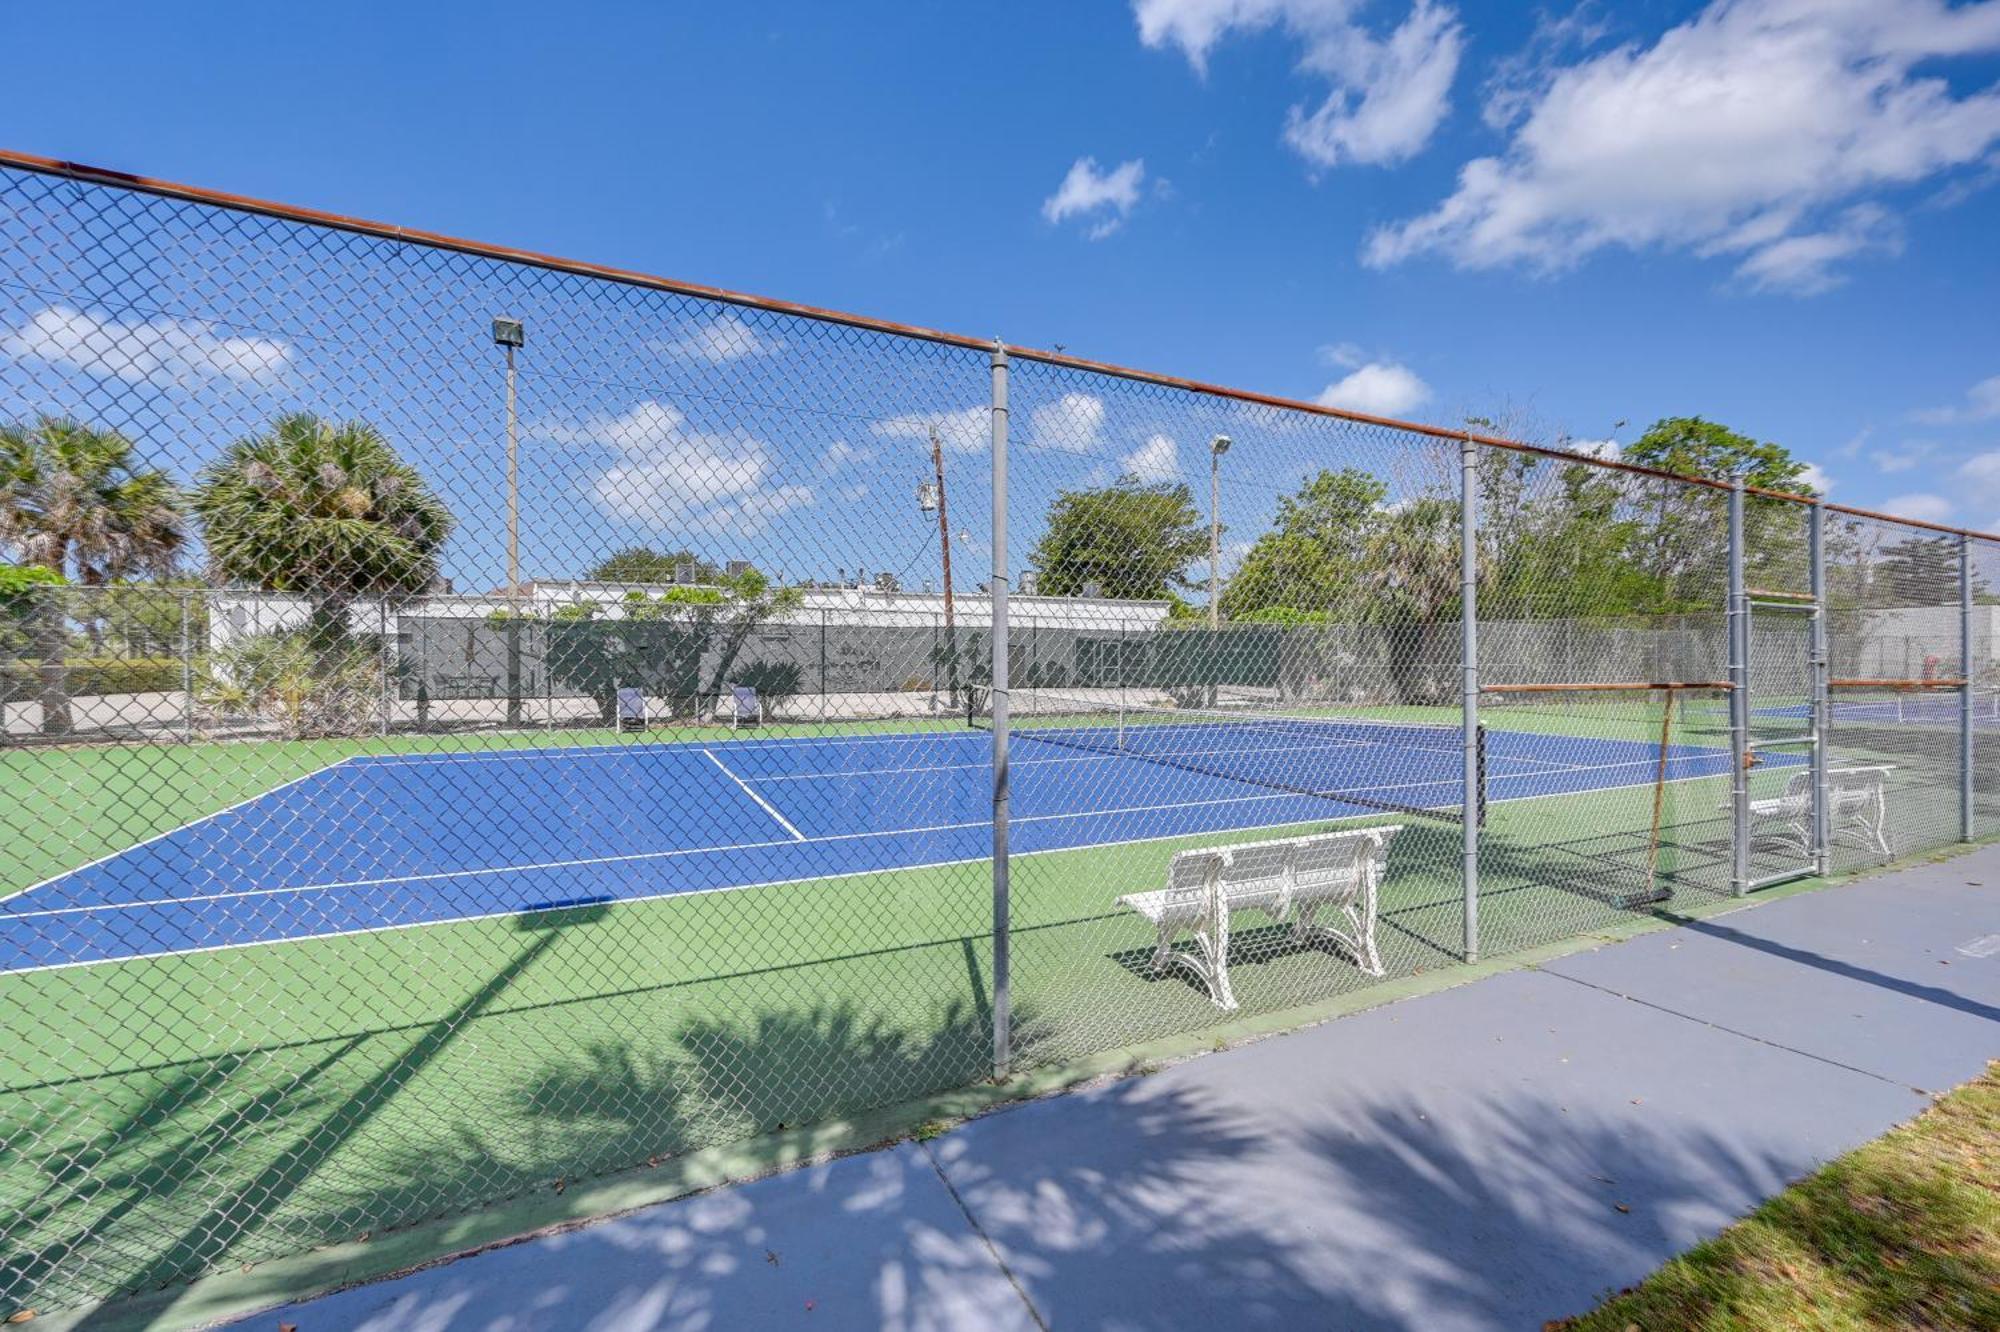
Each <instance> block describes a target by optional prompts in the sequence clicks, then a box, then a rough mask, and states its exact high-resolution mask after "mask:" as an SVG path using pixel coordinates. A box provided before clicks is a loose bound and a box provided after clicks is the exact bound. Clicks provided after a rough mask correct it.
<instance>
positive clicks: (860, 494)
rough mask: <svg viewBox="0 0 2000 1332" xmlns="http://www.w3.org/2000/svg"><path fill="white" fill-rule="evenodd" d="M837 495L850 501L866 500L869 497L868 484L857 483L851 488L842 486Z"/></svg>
mask: <svg viewBox="0 0 2000 1332" xmlns="http://www.w3.org/2000/svg"><path fill="white" fill-rule="evenodd" d="M837 493H838V494H839V495H840V497H841V498H842V499H844V500H848V501H853V500H858V499H865V498H866V497H867V495H868V487H867V485H866V484H864V483H862V482H859V481H857V482H855V483H854V484H853V485H851V486H842V487H841V488H840V490H839V491H838V492H837Z"/></svg>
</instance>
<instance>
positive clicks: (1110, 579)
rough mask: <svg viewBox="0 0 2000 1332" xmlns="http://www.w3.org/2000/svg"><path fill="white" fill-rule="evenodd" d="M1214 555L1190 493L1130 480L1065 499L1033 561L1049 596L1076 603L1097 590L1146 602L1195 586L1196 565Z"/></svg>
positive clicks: (1055, 505) (1052, 513) (1054, 506)
mask: <svg viewBox="0 0 2000 1332" xmlns="http://www.w3.org/2000/svg"><path fill="white" fill-rule="evenodd" d="M1207 553H1208V525H1207V524H1206V523H1205V522H1203V521H1202V518H1201V515H1200V514H1199V513H1197V512H1196V511H1195V507H1194V496H1193V494H1192V493H1191V492H1190V491H1189V490H1188V488H1187V486H1185V485H1182V484H1176V483H1172V482H1157V483H1155V484H1152V485H1141V484H1139V481H1138V478H1136V477H1132V476H1126V477H1122V478H1120V480H1119V481H1118V483H1117V484H1116V485H1111V486H1105V487H1103V488H1101V489H1096V490H1065V491H1063V492H1061V493H1060V494H1058V495H1057V496H1056V497H1055V499H1054V501H1053V502H1051V503H1050V505H1049V516H1048V526H1047V528H1046V529H1045V530H1044V531H1043V532H1042V536H1041V540H1039V541H1037V542H1036V543H1035V549H1034V552H1033V553H1032V554H1031V555H1030V556H1029V558H1030V559H1031V560H1033V561H1034V565H1035V568H1036V569H1038V570H1039V571H1040V586H1041V591H1042V593H1043V595H1045V596H1052V597H1068V596H1076V595H1079V594H1080V593H1082V592H1083V590H1084V588H1085V587H1086V586H1087V585H1089V584H1093V583H1094V584H1096V585H1097V588H1098V592H1099V594H1100V595H1102V596H1106V597H1113V598H1116V599H1119V600H1125V601H1146V600H1164V599H1165V598H1166V597H1167V596H1168V595H1169V594H1170V593H1172V592H1173V591H1174V590H1175V589H1176V588H1191V587H1194V586H1195V583H1194V582H1193V581H1191V580H1190V579H1189V578H1188V576H1187V569H1188V565H1190V564H1192V563H1193V562H1194V561H1195V560H1196V559H1198V558H1200V557H1202V556H1204V555H1206V554H1207Z"/></svg>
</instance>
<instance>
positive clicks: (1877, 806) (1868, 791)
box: [1723, 763, 1896, 856]
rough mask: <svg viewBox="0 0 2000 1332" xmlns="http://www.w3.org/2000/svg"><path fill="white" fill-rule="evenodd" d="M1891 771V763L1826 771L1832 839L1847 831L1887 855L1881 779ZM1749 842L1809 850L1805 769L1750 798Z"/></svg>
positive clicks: (1809, 806) (1809, 817) (1809, 815)
mask: <svg viewBox="0 0 2000 1332" xmlns="http://www.w3.org/2000/svg"><path fill="white" fill-rule="evenodd" d="M1895 770H1896V765H1895V764H1893V763H1871V764H1861V765H1856V766H1854V767H1847V768H1828V769H1827V770H1826V827H1827V834H1828V836H1829V837H1830V838H1831V839H1832V840H1835V841H1838V840H1839V839H1840V837H1841V836H1842V834H1849V835H1851V836H1852V837H1853V838H1854V839H1856V840H1858V841H1859V842H1860V843H1861V844H1862V845H1863V846H1864V847H1866V848H1868V849H1869V850H1871V851H1874V852H1876V853H1878V854H1880V855H1885V856H1886V855H1889V854H1890V850H1889V798H1888V785H1887V781H1886V778H1887V777H1888V775H1889V774H1890V773H1892V772H1894V771H1895ZM1723 808H1724V809H1727V808H1729V806H1728V805H1726V804H1725V805H1724V806H1723ZM1750 841H1751V845H1752V846H1758V845H1763V846H1774V847H1781V848H1783V849H1784V850H1787V851H1795V852H1797V853H1798V854H1800V855H1811V854H1812V770H1811V769H1809V768H1801V769H1800V770H1799V771H1797V772H1795V773H1793V774H1792V776H1791V780H1789V781H1787V782H1786V783H1785V792H1784V794H1783V795H1777V796H1770V797H1767V798H1765V799H1762V800H1752V801H1751V802H1750Z"/></svg>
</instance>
